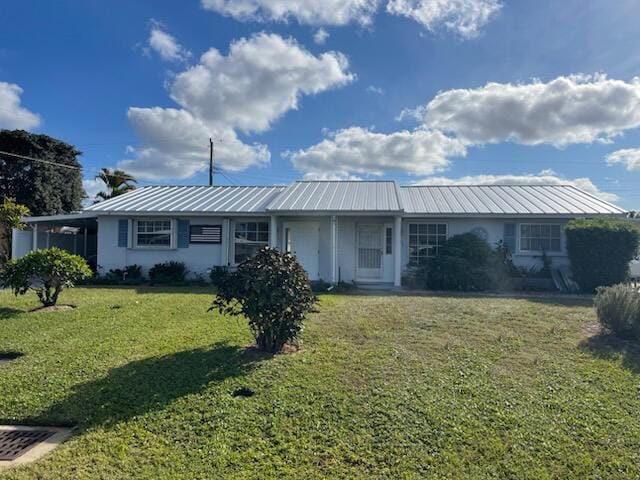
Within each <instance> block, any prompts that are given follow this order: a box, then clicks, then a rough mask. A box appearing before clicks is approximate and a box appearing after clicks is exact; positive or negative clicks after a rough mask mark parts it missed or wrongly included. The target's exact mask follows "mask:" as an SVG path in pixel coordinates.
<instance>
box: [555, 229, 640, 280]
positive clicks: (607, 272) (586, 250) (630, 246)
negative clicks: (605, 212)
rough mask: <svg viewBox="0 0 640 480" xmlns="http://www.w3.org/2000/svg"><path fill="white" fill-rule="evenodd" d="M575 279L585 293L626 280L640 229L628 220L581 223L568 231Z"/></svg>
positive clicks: (568, 242) (568, 246)
mask: <svg viewBox="0 0 640 480" xmlns="http://www.w3.org/2000/svg"><path fill="white" fill-rule="evenodd" d="M565 232H566V235H567V252H568V254H569V261H570V262H571V270H572V271H573V277H574V279H575V280H576V282H577V283H578V285H580V288H581V289H582V290H583V291H585V292H594V291H595V290H596V288H597V287H600V286H609V285H615V284H617V283H622V282H624V281H626V280H627V278H628V276H629V262H630V261H631V260H632V259H633V257H634V255H635V254H636V251H637V249H638V242H639V241H640V229H639V228H638V227H637V226H636V225H634V224H633V223H631V222H630V221H628V220H615V219H609V218H593V219H578V220H572V221H571V222H569V223H568V224H567V226H566V228H565Z"/></svg>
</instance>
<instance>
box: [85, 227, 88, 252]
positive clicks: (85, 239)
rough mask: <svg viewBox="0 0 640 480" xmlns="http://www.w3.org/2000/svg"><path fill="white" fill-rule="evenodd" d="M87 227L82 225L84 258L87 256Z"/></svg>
mask: <svg viewBox="0 0 640 480" xmlns="http://www.w3.org/2000/svg"><path fill="white" fill-rule="evenodd" d="M87 240H88V237H87V227H84V258H87Z"/></svg>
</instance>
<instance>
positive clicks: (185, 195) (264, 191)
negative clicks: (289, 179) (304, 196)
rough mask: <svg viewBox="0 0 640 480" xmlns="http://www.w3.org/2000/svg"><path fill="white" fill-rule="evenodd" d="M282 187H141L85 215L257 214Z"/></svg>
mask: <svg viewBox="0 0 640 480" xmlns="http://www.w3.org/2000/svg"><path fill="white" fill-rule="evenodd" d="M284 188H285V187H235V186H233V187H231V186H220V187H209V186H154V187H141V188H137V189H135V190H132V191H131V192H129V193H125V194H124V195H120V196H118V197H115V198H112V199H110V200H106V201H104V202H100V203H96V204H94V205H91V206H90V207H88V208H86V209H85V211H89V212H96V213H111V212H119V213H129V212H131V213H136V212H140V213H142V212H144V213H165V212H166V213H171V212H175V213H259V212H264V211H265V206H266V205H268V204H269V203H270V202H271V200H273V198H274V197H276V196H277V195H278V193H280V192H281V191H282V190H284Z"/></svg>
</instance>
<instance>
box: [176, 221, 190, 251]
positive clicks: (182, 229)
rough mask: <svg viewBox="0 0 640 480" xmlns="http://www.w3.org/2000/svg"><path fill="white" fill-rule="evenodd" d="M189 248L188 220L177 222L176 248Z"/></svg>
mask: <svg viewBox="0 0 640 480" xmlns="http://www.w3.org/2000/svg"><path fill="white" fill-rule="evenodd" d="M188 247H189V220H178V248H188Z"/></svg>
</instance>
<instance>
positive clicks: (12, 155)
mask: <svg viewBox="0 0 640 480" xmlns="http://www.w3.org/2000/svg"><path fill="white" fill-rule="evenodd" d="M0 153H1V154H3V155H9V156H10V157H17V158H21V159H23V160H31V161H32V162H40V163H46V164H48V165H55V166H57V167H64V168H70V169H72V170H82V167H76V166H75V165H67V164H65V163H58V162H52V161H51V160H44V159H42V158H33V157H28V156H26V155H18V154H17V153H10V152H3V151H0Z"/></svg>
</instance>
